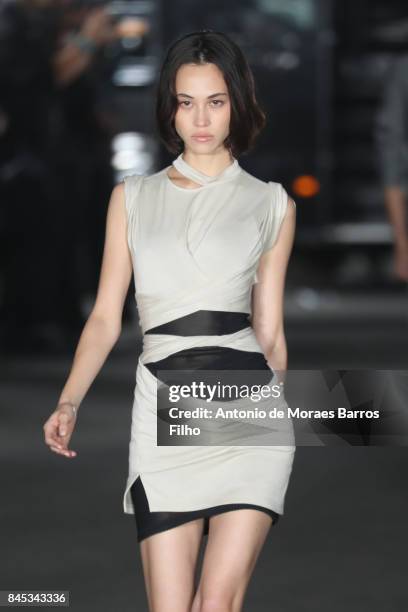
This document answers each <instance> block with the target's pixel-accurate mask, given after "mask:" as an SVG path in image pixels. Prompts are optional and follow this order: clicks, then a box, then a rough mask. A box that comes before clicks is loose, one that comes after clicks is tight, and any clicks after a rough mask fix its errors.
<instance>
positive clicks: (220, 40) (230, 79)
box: [156, 30, 266, 157]
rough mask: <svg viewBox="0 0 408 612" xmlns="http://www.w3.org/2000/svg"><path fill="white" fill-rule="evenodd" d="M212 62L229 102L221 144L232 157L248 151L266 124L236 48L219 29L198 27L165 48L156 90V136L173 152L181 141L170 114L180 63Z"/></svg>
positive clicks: (174, 106)
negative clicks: (227, 124)
mask: <svg viewBox="0 0 408 612" xmlns="http://www.w3.org/2000/svg"><path fill="white" fill-rule="evenodd" d="M207 63H211V64H215V65H216V66H218V68H219V69H220V70H221V72H222V73H223V76H224V79H225V83H226V85H227V88H228V92H229V95H230V101H231V120H230V132H229V135H228V137H227V138H226V140H225V141H224V145H225V146H226V147H227V148H229V149H230V150H231V153H232V155H233V156H234V157H238V156H239V155H241V154H243V153H246V152H248V151H250V150H251V149H252V147H253V144H254V141H255V139H256V137H257V136H258V134H259V133H260V132H261V130H262V129H263V128H264V126H265V123H266V115H265V113H264V112H263V110H262V109H261V108H260V106H259V104H258V102H257V100H256V96H255V81H254V77H253V74H252V71H251V69H250V67H249V65H248V62H247V60H246V58H245V55H244V54H243V52H242V51H241V49H240V47H239V46H238V45H237V44H236V43H235V42H234V41H232V40H231V38H229V37H228V36H227V35H226V34H224V33H223V32H215V31H214V30H200V31H198V32H191V33H189V34H186V35H184V36H182V37H181V38H179V39H178V40H176V41H175V42H173V43H172V44H171V45H170V47H169V48H168V50H167V53H166V57H165V59H164V62H163V65H162V67H161V71H160V75H159V80H158V83H157V90H156V122H157V128H158V133H159V137H160V139H161V140H162V142H163V143H164V145H165V147H166V148H167V149H168V151H170V152H171V153H174V154H179V153H180V152H182V150H183V147H184V143H183V140H182V139H181V138H180V136H179V135H178V134H177V131H176V129H175V125H174V117H175V114H176V111H177V108H178V100H177V97H176V90H175V82H176V74H177V70H178V69H179V68H180V67H181V66H182V65H183V64H197V65H202V64H207Z"/></svg>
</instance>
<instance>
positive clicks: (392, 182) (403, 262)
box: [375, 56, 408, 280]
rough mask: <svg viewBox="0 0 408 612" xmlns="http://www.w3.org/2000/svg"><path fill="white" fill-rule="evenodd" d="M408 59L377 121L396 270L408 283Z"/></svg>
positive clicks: (398, 67) (394, 76) (388, 88)
mask: <svg viewBox="0 0 408 612" xmlns="http://www.w3.org/2000/svg"><path fill="white" fill-rule="evenodd" d="M407 69H408V56H406V57H403V58H401V59H399V60H397V61H396V62H395V64H394V66H393V67H392V69H391V71H390V74H389V76H388V80H387V83H386V85H385V88H384V92H383V96H382V100H381V102H380V106H379V111H378V114H377V117H376V122H375V128H376V129H375V141H376V146H377V152H378V159H379V164H380V174H381V181H382V184H383V188H384V200H385V208H386V212H387V216H388V219H389V221H390V224H391V227H392V232H393V238H394V269H395V272H396V274H397V276H398V277H399V278H401V279H404V280H408V231H407V219H406V195H405V192H404V188H403V185H404V184H405V181H406V172H407V168H406V164H407V159H406V150H407V146H408V145H407V143H406V138H407V134H408V131H407V130H408V125H407V116H408V108H407V107H408V83H407V77H406V71H407Z"/></svg>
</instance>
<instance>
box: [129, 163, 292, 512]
mask: <svg viewBox="0 0 408 612" xmlns="http://www.w3.org/2000/svg"><path fill="white" fill-rule="evenodd" d="M173 165H174V166H175V167H176V168H177V170H179V172H181V173H182V174H184V175H185V176H188V178H190V179H191V180H193V181H194V182H196V183H198V184H199V187H194V188H183V187H180V186H178V185H176V184H175V183H174V182H173V181H172V180H171V179H170V178H169V177H168V175H167V172H168V170H169V168H168V167H167V168H163V169H162V170H160V171H159V172H157V173H155V174H152V175H149V176H137V175H131V176H127V177H125V179H124V188H125V206H126V215H127V241H128V246H129V250H130V253H131V257H132V264H133V272H134V279H135V300H136V304H137V308H138V313H139V324H140V326H141V330H142V333H143V347H142V353H141V355H140V356H139V360H138V365H137V370H136V385H135V389H134V401H133V409H132V423H131V434H130V444H129V471H128V479H127V483H126V487H125V492H124V496H123V509H124V512H125V513H128V514H134V513H135V508H134V502H133V501H132V495H131V494H130V489H131V487H132V485H133V483H135V482H136V481H137V479H138V478H139V477H140V480H138V481H137V482H138V483H139V489H140V484H142V485H143V493H145V495H146V497H147V501H148V506H149V509H150V512H153V513H154V512H190V511H200V510H202V511H203V512H204V511H205V510H206V509H207V510H208V509H210V508H213V507H218V506H220V505H223V504H240V503H241V504H253V505H257V506H260V507H263V508H266V509H269V510H270V511H273V512H275V513H277V514H283V509H284V498H285V494H286V490H287V486H288V483H289V477H290V473H291V470H292V463H293V459H294V453H295V446H294V439H293V437H291V434H292V429H291V423H290V422H285V423H283V424H282V425H281V427H282V431H285V432H286V433H287V434H288V436H287V438H285V439H287V440H288V442H287V443H285V444H281V445H271V444H262V445H253V446H251V445H232V444H231V445H219V446H215V445H209V446H205V445H203V446H197V445H196V446H184V445H180V446H160V445H157V417H158V415H157V388H158V383H159V382H160V381H159V380H158V379H157V378H156V374H157V370H158V368H159V366H160V365H170V366H171V365H173V366H174V367H175V368H178V367H181V368H183V367H184V366H185V365H192V366H193V367H194V368H197V369H200V368H201V367H202V364H203V359H204V358H205V368H209V369H210V368H211V367H212V366H214V369H217V367H220V366H221V367H223V366H225V364H226V360H231V364H232V365H235V364H237V365H238V366H239V368H238V369H248V370H249V369H251V367H255V366H256V368H258V367H259V369H260V370H262V369H265V368H266V369H268V367H269V366H267V365H266V360H265V359H264V356H263V353H262V349H261V347H260V345H259V342H258V341H257V339H256V336H255V333H254V331H253V329H252V327H251V326H250V323H249V321H248V324H244V323H242V324H239V325H238V326H237V327H234V325H235V326H236V325H237V323H236V321H237V320H238V319H239V318H240V317H241V321H242V317H244V316H245V315H250V314H251V291H252V286H253V284H254V283H255V282H257V280H258V279H257V276H256V270H257V268H258V265H259V260H260V257H261V256H262V254H263V253H265V252H266V251H267V250H269V249H270V248H272V247H273V245H274V244H275V242H276V240H277V238H278V235H279V230H280V227H281V224H282V221H283V219H284V216H285V212H286V209H287V204H288V196H287V193H286V191H285V189H284V188H283V186H282V185H281V184H280V183H275V182H268V183H265V182H263V181H261V180H259V179H257V178H256V177H254V176H252V175H250V174H249V173H247V172H246V171H244V170H243V169H242V168H241V167H240V165H239V163H238V161H237V160H236V159H234V160H233V163H232V164H231V165H229V166H228V167H227V168H226V169H225V170H224V171H223V172H221V173H220V174H219V175H217V176H215V177H214V176H212V177H209V176H206V175H205V174H203V173H201V172H199V171H198V170H197V169H195V168H193V167H192V166H190V165H189V164H188V163H187V162H186V161H185V160H184V158H183V156H182V154H181V155H180V156H179V157H178V158H177V159H175V160H174V162H173ZM198 311H203V312H204V311H212V312H217V313H219V316H214V317H213V318H214V320H215V319H217V323H216V324H215V326H214V328H213V329H212V330H206V329H205V328H204V329H203V328H200V325H199V324H198V323H197V321H196V324H197V328H196V329H197V332H196V333H194V317H195V316H197V315H195V314H194V313H197V312H198ZM221 312H222V313H226V314H225V317H224V318H223V319H222V318H220V315H221ZM228 313H229V314H230V315H231V316H230V317H228ZM237 313H241V315H239V314H238V315H237ZM236 315H237V316H236ZM202 316H204V315H203V314H201V315H200V317H202ZM209 316H210V318H211V312H210V314H209ZM189 317H193V318H192V319H191V318H190V319H189ZM234 317H235V319H234ZM229 319H230V320H229ZM177 320H178V321H177ZM186 321H187V322H189V326H188V330H189V331H188V333H187V334H185V335H182V334H183V331H182V327H181V326H184V328H185V327H186V325H185V323H186ZM192 321H193V322H192ZM220 321H221V322H220ZM176 324H177V325H178V327H172V325H173V326H174V325H176ZM166 325H167V326H168V327H166ZM160 326H162V327H160ZM149 330H151V331H153V333H149ZM169 330H170V331H169ZM203 331H204V332H205V331H207V333H203ZM209 331H211V333H209ZM161 332H164V333H161ZM180 332H181V333H180ZM200 347H203V350H201V351H200V350H199V349H200ZM211 347H213V348H211ZM198 355H199V356H198ZM177 359H178V361H177ZM217 360H218V361H217ZM200 364H201V365H200ZM251 364H252V365H251ZM254 364H255V366H254ZM272 376H273V372H272V371H271V370H270V376H269V378H271V377H272ZM241 403H242V400H241ZM244 403H245V402H244ZM247 404H248V402H247ZM276 405H279V406H281V407H282V406H285V399H284V398H280V400H279V401H277V402H276ZM134 499H135V498H134ZM203 516H204V514H203ZM207 516H208V514H207Z"/></svg>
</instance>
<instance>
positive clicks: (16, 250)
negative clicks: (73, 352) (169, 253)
mask: <svg viewBox="0 0 408 612" xmlns="http://www.w3.org/2000/svg"><path fill="white" fill-rule="evenodd" d="M115 36H116V29H115V24H114V23H112V21H111V19H110V17H109V16H108V14H107V13H106V11H105V9H104V8H103V7H102V6H95V7H90V8H89V7H88V6H86V5H84V4H82V3H77V2H75V3H74V2H71V1H66V0H19V1H12V0H9V1H4V2H2V3H1V4H0V119H1V121H0V193H1V201H2V204H1V209H0V232H1V240H0V243H1V247H0V251H1V253H0V255H1V257H0V260H1V261H2V266H3V270H2V277H3V279H2V280H3V283H2V284H3V291H2V296H1V304H0V306H1V321H2V329H1V332H2V346H3V348H4V349H5V350H11V351H14V350H17V351H18V350H21V349H31V348H34V349H40V350H41V349H48V348H57V349H59V348H62V349H63V350H65V349H68V350H69V349H70V347H71V346H72V343H74V342H75V341H76V339H77V335H78V333H79V332H80V330H81V329H82V326H83V323H84V316H83V313H82V309H81V297H82V293H83V291H84V289H88V290H89V284H90V282H91V281H90V279H92V283H93V284H94V285H95V284H96V278H95V270H96V268H97V265H98V263H99V262H98V257H99V254H100V252H101V249H102V246H101V243H102V239H103V238H102V234H103V219H104V214H105V210H104V206H105V202H106V200H107V197H106V194H109V193H110V190H111V185H112V182H113V178H112V176H111V170H110V163H109V157H110V149H109V146H110V138H111V132H112V127H111V123H112V122H111V120H110V117H109V113H107V112H106V110H105V111H104V109H103V104H101V103H100V100H101V98H102V94H103V92H104V89H103V88H104V86H106V81H107V80H108V77H109V74H108V73H107V72H106V70H107V69H106V62H105V59H104V57H103V50H104V47H105V45H106V44H109V43H110V41H112V40H114V39H115ZM80 230H81V231H82V235H81V234H80ZM81 249H82V250H81ZM84 255H85V256H84ZM84 268H85V271H84Z"/></svg>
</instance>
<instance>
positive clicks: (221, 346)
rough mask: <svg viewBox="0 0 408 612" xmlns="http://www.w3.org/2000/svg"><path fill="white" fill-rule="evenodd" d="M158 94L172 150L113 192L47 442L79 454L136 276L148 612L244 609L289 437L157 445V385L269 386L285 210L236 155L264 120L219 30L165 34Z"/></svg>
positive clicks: (289, 210) (134, 505) (133, 495)
mask: <svg viewBox="0 0 408 612" xmlns="http://www.w3.org/2000/svg"><path fill="white" fill-rule="evenodd" d="M156 103H157V106H156V117H157V125H158V130H159V135H160V138H161V139H162V141H163V143H164V144H165V146H166V147H167V149H168V150H169V151H171V152H172V153H173V154H174V155H175V156H176V157H175V159H174V161H173V163H172V164H171V165H170V166H168V167H165V168H163V169H161V170H160V171H158V172H156V173H155V174H152V175H149V176H138V175H131V176H127V177H125V179H124V181H123V182H122V183H120V184H119V185H117V186H116V187H115V188H114V190H113V192H112V196H111V200H110V202H109V208H108V214H107V225H106V238H105V248H104V256H103V262H102V269H101V276H100V281H99V287H98V294H97V297H96V301H95V305H94V308H93V310H92V313H91V315H90V317H89V319H88V321H87V323H86V325H85V327H84V330H83V333H82V335H81V338H80V340H79V344H78V348H77V351H76V354H75V357H74V363H73V367H72V369H71V372H70V375H69V377H68V380H67V382H66V384H65V387H64V389H63V391H62V393H61V396H60V400H59V403H58V405H57V408H56V410H55V412H54V413H53V414H52V415H51V416H50V418H49V419H48V421H47V422H46V424H45V425H44V430H45V440H46V443H47V444H48V445H49V447H50V448H51V449H52V450H53V451H54V452H56V453H60V454H62V455H63V456H65V457H69V458H72V457H74V456H75V455H76V453H75V451H73V450H71V449H69V448H68V446H69V441H70V438H71V436H72V432H73V429H74V426H75V421H76V418H77V410H78V407H79V405H80V403H81V402H82V400H83V398H84V397H85V394H86V393H87V391H88V389H89V387H90V385H91V384H92V382H93V380H94V378H95V377H96V375H97V373H98V372H99V370H100V368H101V367H102V364H103V362H104V361H105V359H106V357H107V355H108V354H109V352H110V350H111V349H112V347H113V346H114V344H115V342H116V341H117V339H118V338H119V335H120V331H121V316H122V308H123V303H124V300H125V297H126V294H127V291H128V288H129V283H130V281H131V278H132V273H133V274H134V279H135V288H136V294H135V297H136V302H137V307H138V312H139V318H140V325H141V328H142V332H143V351H142V354H141V355H140V357H139V362H138V366H137V374H136V387H135V393H134V404H133V412H132V425H131V435H130V446H129V473H128V479H127V483H126V487H125V491H124V496H123V509H124V512H125V513H129V514H134V517H135V521H136V526H137V538H138V542H139V543H140V551H141V559H142V564H143V571H144V578H145V584H146V593H147V598H148V602H149V609H150V611H151V612H206V611H210V610H212V611H215V610H217V611H218V612H229V611H231V612H238V611H240V610H242V606H243V601H244V597H245V593H246V589H247V586H248V583H249V580H250V577H251V575H252V572H253V569H254V567H255V563H256V560H257V558H258V555H259V553H260V551H261V548H262V546H263V543H264V541H265V538H266V536H267V533H268V531H269V529H270V527H271V526H272V525H275V524H276V521H277V520H278V519H279V516H280V515H282V514H283V507H284V498H285V494H286V490H287V486H288V483H289V478H290V474H291V470H292V464H293V460H294V453H295V447H294V444H293V443H291V441H292V438H291V437H290V436H289V442H288V441H287V440H288V437H285V436H283V437H282V438H281V444H278V443H276V444H262V443H260V444H258V445H256V444H252V445H236V444H226V440H227V439H228V438H227V435H226V437H225V438H223V439H222V441H223V442H224V443H222V444H218V445H213V444H207V445H206V444H201V445H200V442H198V443H194V442H193V443H192V444H191V445H186V444H184V445H183V444H182V443H175V444H173V445H172V444H166V445H163V444H158V432H159V430H160V427H161V425H162V422H161V421H162V419H160V418H158V417H159V401H158V383H159V382H163V379H162V378H161V375H160V371H161V370H162V371H163V370H173V371H176V372H177V371H182V370H190V369H191V370H194V372H198V373H199V372H202V371H204V370H220V371H221V370H224V371H225V370H234V371H240V372H242V371H247V372H249V371H250V370H254V371H256V372H257V376H261V378H262V376H264V377H265V376H267V380H270V379H271V377H272V380H273V381H274V383H275V381H276V382H279V372H280V371H282V370H285V369H286V367H287V354H286V342H285V336H284V327H283V296H284V285H285V277H286V270H287V265H288V261H289V257H290V253H291V250H292V245H293V240H294V233H295V203H294V201H293V200H292V199H291V198H289V197H288V194H287V193H286V191H285V189H284V188H283V186H282V185H281V184H280V183H277V182H273V181H269V182H264V181H261V180H260V179H257V178H256V177H254V176H253V175H251V174H249V173H247V172H246V171H245V170H243V168H242V167H241V166H240V164H239V163H238V156H240V155H242V154H243V153H245V152H247V151H249V150H250V149H251V148H252V146H253V143H254V141H255V139H256V137H257V135H258V134H259V133H260V131H261V130H262V128H263V127H264V124H265V115H264V113H263V112H262V110H261V109H260V107H259V105H258V103H257V101H256V96H255V86H254V81H253V76H252V73H251V71H250V68H249V66H248V63H247V61H246V58H245V57H244V55H243V54H242V51H241V50H240V48H239V47H238V46H237V45H236V44H235V43H234V42H233V41H232V40H231V39H230V38H229V37H228V36H226V35H225V34H223V33H220V32H213V31H211V30H203V31H200V32H193V33H191V34H188V35H186V36H183V37H182V38H181V39H179V40H177V41H176V42H175V43H173V44H172V46H171V47H170V48H169V50H168V52H167V55H166V58H165V60H164V63H163V66H162V69H161V73H160V78H159V83H158V90H157V102H156ZM250 403H251V402H249V401H247V402H246V404H247V406H248V404H250ZM240 405H242V400H240ZM251 407H252V406H251ZM164 421H165V419H164ZM221 431H222V433H224V432H225V434H227V433H228V431H229V430H228V428H225V429H224V430H222V428H221ZM288 431H289V433H290V430H287V432H288ZM282 432H283V433H285V432H284V431H283V429H282ZM287 432H286V433H287ZM282 435H283V434H282ZM218 439H221V438H218ZM260 439H261V440H262V437H261V438H260ZM282 442H283V443H282ZM187 444H189V443H187ZM203 535H205V536H207V538H208V539H207V544H206V549H205V555H204V560H203V566H202V571H201V576H200V580H199V583H198V585H197V587H196V585H195V583H194V578H195V569H196V563H197V558H198V553H199V549H200V544H201V540H202V537H203Z"/></svg>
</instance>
